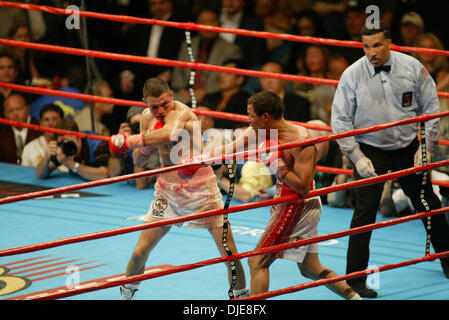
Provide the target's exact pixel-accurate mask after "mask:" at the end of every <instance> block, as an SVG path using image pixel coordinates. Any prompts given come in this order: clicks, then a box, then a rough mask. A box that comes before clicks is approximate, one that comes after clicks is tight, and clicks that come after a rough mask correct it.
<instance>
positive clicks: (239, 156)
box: [0, 111, 449, 204]
mask: <svg viewBox="0 0 449 320" xmlns="http://www.w3.org/2000/svg"><path fill="white" fill-rule="evenodd" d="M446 115H449V111H446V112H442V113H437V114H429V115H421V116H418V117H415V118H409V119H404V120H400V121H394V122H388V123H384V124H379V125H375V126H370V127H364V128H358V129H354V130H350V131H345V132H340V133H334V134H329V135H325V136H321V137H317V138H313V139H309V140H304V141H299V142H298V141H296V142H290V143H285V144H281V145H277V146H270V147H268V148H266V152H270V151H273V152H274V151H277V150H284V149H290V148H294V147H300V146H306V145H312V144H316V143H320V142H324V141H329V140H333V139H340V138H345V137H350V136H355V135H359V134H365V133H368V132H373V131H379V130H383V129H386V128H390V127H393V126H398V125H405V124H410V123H416V122H422V121H428V120H431V119H435V118H439V117H441V116H446ZM257 152H258V150H256V149H254V150H248V151H243V152H238V153H235V154H229V155H226V154H225V155H222V156H218V157H214V158H210V159H207V160H203V161H195V162H192V163H188V164H182V165H175V166H170V167H165V168H159V169H155V170H151V171H143V172H139V173H133V174H128V175H123V176H118V177H113V178H107V179H102V180H96V181H89V182H86V183H81V184H79V185H73V186H67V187H61V188H56V189H50V190H44V191H39V192H30V193H27V194H22V195H18V196H11V197H7V198H3V199H0V204H4V203H10V202H16V201H21V200H26V199H31V198H35V197H38V196H44V195H52V194H56V193H61V192H66V191H73V190H79V189H80V188H88V187H94V186H100V185H105V184H110V183H114V182H120V181H125V180H129V179H133V178H140V177H144V176H148V175H152V174H157V173H163V172H167V171H171V170H179V169H183V168H189V167H193V166H198V165H203V164H205V163H217V162H221V163H223V162H224V161H226V160H230V159H245V158H248V157H249V156H251V155H254V154H257ZM440 166H441V165H440Z"/></svg>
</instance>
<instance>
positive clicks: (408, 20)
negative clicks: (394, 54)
mask: <svg viewBox="0 0 449 320" xmlns="http://www.w3.org/2000/svg"><path fill="white" fill-rule="evenodd" d="M399 30H400V34H401V39H400V43H398V45H402V46H409V47H411V46H413V43H414V42H415V39H416V37H417V36H419V35H420V34H422V33H423V32H424V20H423V19H422V18H421V16H420V15H419V14H417V13H416V12H413V11H410V12H407V13H406V14H404V16H403V17H402V19H401V26H400V28H399Z"/></svg>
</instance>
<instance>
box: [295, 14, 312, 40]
mask: <svg viewBox="0 0 449 320" xmlns="http://www.w3.org/2000/svg"><path fill="white" fill-rule="evenodd" d="M296 29H297V32H298V35H300V36H309V37H311V36H313V35H314V34H315V25H314V24H313V21H312V20H310V19H309V18H307V17H302V18H301V19H299V20H298V22H297V24H296Z"/></svg>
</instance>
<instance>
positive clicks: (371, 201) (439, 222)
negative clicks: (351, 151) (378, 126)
mask: <svg viewBox="0 0 449 320" xmlns="http://www.w3.org/2000/svg"><path fill="white" fill-rule="evenodd" d="M418 147H419V143H418V141H417V139H415V140H414V141H413V142H412V143H411V144H410V145H409V146H408V147H406V148H404V149H399V150H394V151H385V150H381V149H378V148H374V147H372V146H369V145H366V144H360V149H361V150H362V152H363V153H364V154H365V155H366V156H367V157H368V158H369V159H370V160H371V162H372V163H373V166H374V168H375V170H376V173H377V174H378V175H381V174H385V173H387V172H388V170H391V171H398V170H402V169H406V168H410V167H413V161H414V155H415V152H416V150H417V149H418ZM354 173H355V178H356V179H357V180H359V179H362V178H361V177H360V175H359V174H358V173H357V172H356V170H355V168H354ZM421 179H422V175H417V174H411V175H408V176H404V177H401V178H398V181H399V183H400V185H401V187H402V189H403V190H404V193H405V194H406V195H407V196H409V198H410V199H411V201H412V203H413V205H414V207H415V209H416V210H417V212H424V211H426V210H425V207H424V205H423V203H422V201H421V199H420V193H421V189H422V186H421V181H422V180H421ZM427 181H428V183H427V184H426V185H425V186H424V190H425V192H424V199H425V201H427V204H428V205H429V207H430V210H434V209H438V208H441V202H440V200H439V198H438V197H437V196H436V195H435V193H434V192H433V189H432V183H431V182H430V174H429V175H428V179H427ZM383 186H384V183H378V184H374V185H369V186H365V187H359V188H357V189H356V190H355V195H356V203H355V209H354V215H353V217H352V221H351V228H355V227H360V226H364V225H367V224H371V223H375V221H376V215H377V212H378V209H379V203H380V198H381V196H382V191H383ZM422 221H423V223H424V226H425V225H426V218H424V219H422ZM371 232H372V231H368V232H364V233H359V234H354V235H351V236H350V237H349V243H348V252H347V265H346V273H347V274H348V273H351V272H355V271H361V270H364V269H366V268H367V267H368V260H369V252H370V251H369V242H370V238H371ZM430 236H431V243H432V246H433V248H434V249H435V252H437V253H438V252H442V251H448V250H449V225H448V223H447V220H446V218H445V216H444V215H443V214H438V215H433V216H432V217H431V231H430ZM395 240H399V241H404V242H407V239H395ZM424 244H425V238H423V255H424V253H425V250H424V249H425V245H424ZM441 264H442V265H443V266H448V265H449V258H444V259H441ZM365 281H366V275H364V276H362V277H358V278H353V279H348V280H347V282H348V283H349V284H354V283H360V282H362V283H365Z"/></svg>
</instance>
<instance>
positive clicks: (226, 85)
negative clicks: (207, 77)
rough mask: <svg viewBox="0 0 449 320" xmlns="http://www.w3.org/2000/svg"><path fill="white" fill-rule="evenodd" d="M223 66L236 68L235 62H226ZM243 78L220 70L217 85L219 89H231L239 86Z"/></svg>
mask: <svg viewBox="0 0 449 320" xmlns="http://www.w3.org/2000/svg"><path fill="white" fill-rule="evenodd" d="M223 66H224V67H228V68H237V65H236V64H235V63H227V64H225V65H223ZM243 80H244V78H243V76H241V75H238V74H234V73H227V72H220V73H219V74H218V85H219V86H220V88H221V90H231V89H234V88H237V87H240V86H241V85H242V83H243Z"/></svg>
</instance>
